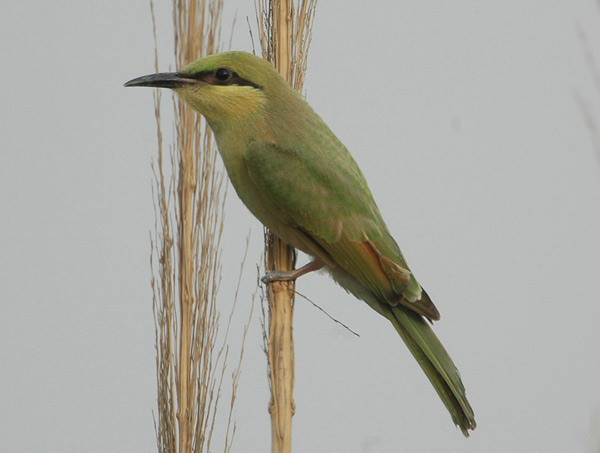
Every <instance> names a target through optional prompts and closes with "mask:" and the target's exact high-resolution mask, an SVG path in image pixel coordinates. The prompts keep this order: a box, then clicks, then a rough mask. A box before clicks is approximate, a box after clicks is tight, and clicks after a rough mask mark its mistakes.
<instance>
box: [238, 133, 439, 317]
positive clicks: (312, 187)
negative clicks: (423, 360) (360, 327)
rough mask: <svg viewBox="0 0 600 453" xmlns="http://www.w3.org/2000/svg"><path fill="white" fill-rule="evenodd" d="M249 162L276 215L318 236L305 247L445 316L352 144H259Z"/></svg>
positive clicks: (379, 288)
mask: <svg viewBox="0 0 600 453" xmlns="http://www.w3.org/2000/svg"><path fill="white" fill-rule="evenodd" d="M245 164H246V167H247V169H248V173H249V176H250V178H251V180H252V181H253V183H254V185H255V187H256V189H257V190H258V192H259V193H258V196H259V197H260V198H261V199H262V202H263V203H264V204H266V205H267V206H269V210H270V212H271V214H272V215H273V216H275V217H276V218H277V219H278V220H279V221H280V222H282V223H283V224H285V225H286V226H287V227H290V228H296V229H298V230H300V231H301V232H302V234H304V235H306V236H308V237H309V238H310V241H304V243H307V242H308V243H309V244H310V243H312V244H314V246H312V247H311V246H310V245H309V246H307V247H308V248H311V249H310V250H304V251H305V252H308V253H310V254H312V255H315V256H319V254H323V253H325V254H326V255H327V257H328V258H329V261H330V262H333V263H335V264H336V265H338V266H340V267H342V268H343V269H344V270H346V271H347V272H348V273H350V274H351V275H353V276H354V277H355V278H357V279H358V280H359V281H360V282H361V283H362V284H363V285H364V286H366V287H367V288H368V289H369V290H370V291H371V292H372V293H373V294H375V295H376V296H377V297H378V298H379V299H380V300H382V301H386V302H388V303H390V304H392V305H396V304H398V303H402V304H404V305H406V306H408V307H410V308H412V309H413V310H415V311H416V312H418V313H420V314H422V315H424V316H427V317H428V318H430V319H439V313H438V312H437V310H436V309H435V306H434V305H433V303H432V302H431V300H430V299H429V297H427V295H426V293H425V292H424V291H422V289H421V287H420V285H419V284H418V283H417V281H416V280H415V278H414V277H413V275H412V273H411V272H410V270H409V268H408V266H407V264H406V262H405V260H404V257H403V256H402V254H401V252H400V249H399V248H398V246H397V244H396V242H395V241H394V239H393V238H392V237H391V235H390V233H389V231H388V229H387V227H386V225H385V223H384V221H383V219H382V217H381V214H380V212H379V209H378V208H377V205H376V204H375V201H374V200H373V197H372V195H371V192H370V190H369V188H368V186H367V183H366V181H365V179H364V176H363V175H362V173H361V171H360V169H359V168H358V166H357V165H356V163H355V162H354V159H353V158H352V157H351V156H350V154H349V153H348V152H347V150H346V149H345V148H344V149H343V150H337V152H335V153H331V154H326V153H324V152H320V153H319V152H318V151H317V152H315V151H314V150H309V149H302V150H294V149H283V148H280V147H277V146H274V145H269V144H264V143H257V142H254V143H252V144H250V146H249V147H248V149H247V152H246V155H245ZM275 233H276V234H277V231H275Z"/></svg>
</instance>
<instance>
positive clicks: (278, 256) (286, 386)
mask: <svg viewBox="0 0 600 453" xmlns="http://www.w3.org/2000/svg"><path fill="white" fill-rule="evenodd" d="M315 8H316V0H301V1H300V2H299V5H298V6H297V7H296V6H294V2H293V0H271V1H269V0H257V3H256V11H257V18H258V25H259V37H260V44H261V49H262V54H263V58H266V59H268V60H269V61H271V63H273V65H274V66H275V67H276V68H277V70H278V71H279V73H280V74H281V75H282V76H283V77H284V78H285V79H286V80H287V81H288V83H289V84H290V85H291V86H292V87H293V88H294V89H296V90H298V91H301V90H302V85H303V81H304V73H305V71H306V58H307V54H308V47H309V44H310V38H311V29H312V23H313V17H314V11H315ZM294 266H295V252H294V249H293V248H291V247H290V246H288V245H287V244H285V243H284V242H283V241H281V240H280V239H279V238H278V237H276V236H274V235H273V234H272V233H270V232H269V231H265V268H266V270H267V271H268V270H284V271H285V270H292V269H293V268H294ZM294 286H295V282H284V281H281V282H273V283H269V284H268V288H267V300H268V303H269V323H268V324H269V327H268V333H267V340H266V344H267V357H268V363H269V386H270V389H271V402H270V404H269V412H270V414H271V433H272V451H273V452H274V453H289V452H291V450H292V417H293V415H294V410H295V405H294V399H293V391H294V341H293V335H292V327H293V314H294Z"/></svg>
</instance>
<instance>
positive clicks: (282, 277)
mask: <svg viewBox="0 0 600 453" xmlns="http://www.w3.org/2000/svg"><path fill="white" fill-rule="evenodd" d="M322 267H323V263H321V262H319V261H317V260H314V261H311V262H310V263H308V264H305V265H304V266H302V267H300V268H298V269H294V270H292V271H266V272H265V275H264V276H263V277H261V279H260V281H261V282H263V283H271V282H289V281H291V280H296V279H297V278H298V277H301V276H303V275H304V274H308V273H309V272H312V271H316V270H319V269H321V268H322Z"/></svg>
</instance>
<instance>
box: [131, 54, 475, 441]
mask: <svg viewBox="0 0 600 453" xmlns="http://www.w3.org/2000/svg"><path fill="white" fill-rule="evenodd" d="M125 86H128V87H130V86H146V87H161V88H171V89H173V90H175V92H176V93H177V94H178V95H179V96H180V97H181V98H183V99H184V100H185V102H187V103H188V104H189V105H190V106H191V107H192V108H193V109H194V110H196V111H197V112H199V113H200V114H202V115H203V116H204V117H205V118H206V121H207V122H208V124H209V125H210V127H211V129H212V130H213V132H214V135H215V138H216V142H217V146H218V148H219V152H220V154H221V156H222V158H223V161H224V163H225V167H226V169H227V173H228V175H229V178H230V179H231V183H232V184H233V187H234V188H235V190H236V192H237V194H238V196H239V197H240V198H241V200H242V201H243V202H244V204H245V205H246V206H247V207H248V209H250V211H251V212H252V213H253V214H254V215H255V216H256V217H257V218H258V220H260V221H261V222H262V223H263V224H264V225H265V226H267V227H268V228H269V229H270V230H271V231H272V232H273V233H275V234H276V235H278V236H279V237H280V238H281V239H283V240H284V241H285V242H287V243H288V244H290V245H292V246H293V247H295V248H297V249H300V250H302V251H303V252H305V253H307V254H308V255H310V256H311V257H312V258H313V261H312V262H311V263H309V264H308V265H306V266H304V267H303V268H300V269H298V270H296V271H291V272H271V273H269V274H267V276H266V279H267V280H290V279H295V278H296V277H298V276H300V275H302V274H304V273H306V272H310V271H312V270H316V269H321V268H322V269H324V270H325V271H327V272H328V273H329V274H330V275H331V277H332V278H333V279H334V280H335V281H336V282H337V283H338V284H339V285H340V286H342V287H343V288H344V289H346V291H349V292H350V293H352V294H353V295H354V296H356V297H357V298H359V299H362V300H364V301H365V302H366V303H367V304H369V306H370V307H371V308H373V309H374V310H375V311H376V312H378V313H379V314H381V315H383V316H385V317H386V318H387V319H389V320H390V321H391V323H392V324H393V326H394V328H395V329H396V330H397V331H398V333H399V334H400V336H401V337H402V339H403V340H404V342H405V343H406V345H407V346H408V348H409V349H410V351H411V352H412V354H413V355H414V357H415V358H416V360H417V362H418V363H419V365H421V368H422V369H423V371H424V372H425V374H426V375H427V377H428V378H429V380H430V381H431V383H432V384H433V387H434V388H435V390H436V391H437V393H438V395H439V396H440V398H441V399H442V401H443V403H444V405H445V406H446V408H447V409H448V411H449V412H450V415H451V417H452V420H453V421H454V423H455V424H456V425H457V426H459V427H460V429H461V430H462V432H463V434H464V435H465V436H468V434H469V430H472V429H474V428H475V426H476V424H475V418H474V414H473V410H472V409H471V406H470V404H469V402H468V401H467V398H466V396H465V389H464V386H463V384H462V381H461V378H460V375H459V372H458V370H457V368H456V367H455V365H454V363H453V362H452V359H451V358H450V356H449V355H448V353H447V352H446V350H445V349H444V347H443V346H442V344H441V343H440V341H439V340H438V339H437V337H436V336H435V334H434V333H433V331H432V329H431V327H430V326H429V323H428V320H429V321H436V320H438V319H439V318H440V315H439V312H438V311H437V309H436V308H435V306H434V305H433V302H432V301H431V299H430V298H429V296H428V295H427V293H426V292H425V291H424V290H423V288H421V286H420V285H419V283H418V282H417V280H416V279H415V277H414V275H413V274H412V272H411V271H410V269H409V267H408V265H407V264H406V260H405V259H404V256H403V255H402V252H401V251H400V249H399V248H398V245H397V244H396V241H395V240H394V239H393V238H392V235H391V234H390V232H389V230H388V227H387V226H386V224H385V222H384V221H383V218H382V216H381V213H380V212H379V208H378V207H377V204H376V203H375V201H374V200H373V196H372V195H371V191H370V190H369V187H368V185H367V182H366V180H365V177H364V176H363V174H362V172H361V171H360V169H359V168H358V165H357V164H356V162H355V161H354V159H353V158H352V156H351V155H350V153H349V152H348V150H347V149H346V147H345V146H344V145H343V144H342V143H341V142H340V141H339V140H338V139H337V137H336V136H335V135H334V134H333V132H331V130H330V129H329V127H327V125H326V124H325V123H324V122H323V120H322V119H321V118H320V117H319V115H317V114H316V113H315V112H314V111H313V109H312V108H311V107H310V106H309V105H308V103H307V102H306V101H305V100H304V99H303V98H302V96H300V95H299V94H298V93H297V92H296V91H294V90H293V89H292V88H291V87H290V86H289V85H288V84H287V82H286V81H285V80H284V79H283V78H282V77H281V76H280V75H279V73H278V72H277V70H276V69H275V68H274V67H273V66H272V65H271V64H270V63H269V62H267V61H266V60H263V59H261V58H259V57H256V56H254V55H251V54H249V53H245V52H226V53H221V54H216V55H210V56H207V57H205V58H201V59H199V60H196V61H194V62H193V63H190V64H189V65H187V66H185V67H184V68H183V69H181V71H179V72H175V73H160V74H152V75H147V76H143V77H139V78H137V79H133V80H131V81H129V82H127V83H126V84H125ZM396 385H401V384H400V383H399V382H398V384H396Z"/></svg>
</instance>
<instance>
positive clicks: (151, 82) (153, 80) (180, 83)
mask: <svg viewBox="0 0 600 453" xmlns="http://www.w3.org/2000/svg"><path fill="white" fill-rule="evenodd" d="M197 83H198V80H197V79H191V78H189V77H188V76H186V75H185V74H181V73H180V72H159V73H158V74H149V75H145V76H142V77H138V78H136V79H133V80H130V81H129V82H127V83H126V84H125V85H123V86H126V87H156V88H171V89H172V88H181V87H184V86H187V85H193V84H197Z"/></svg>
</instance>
